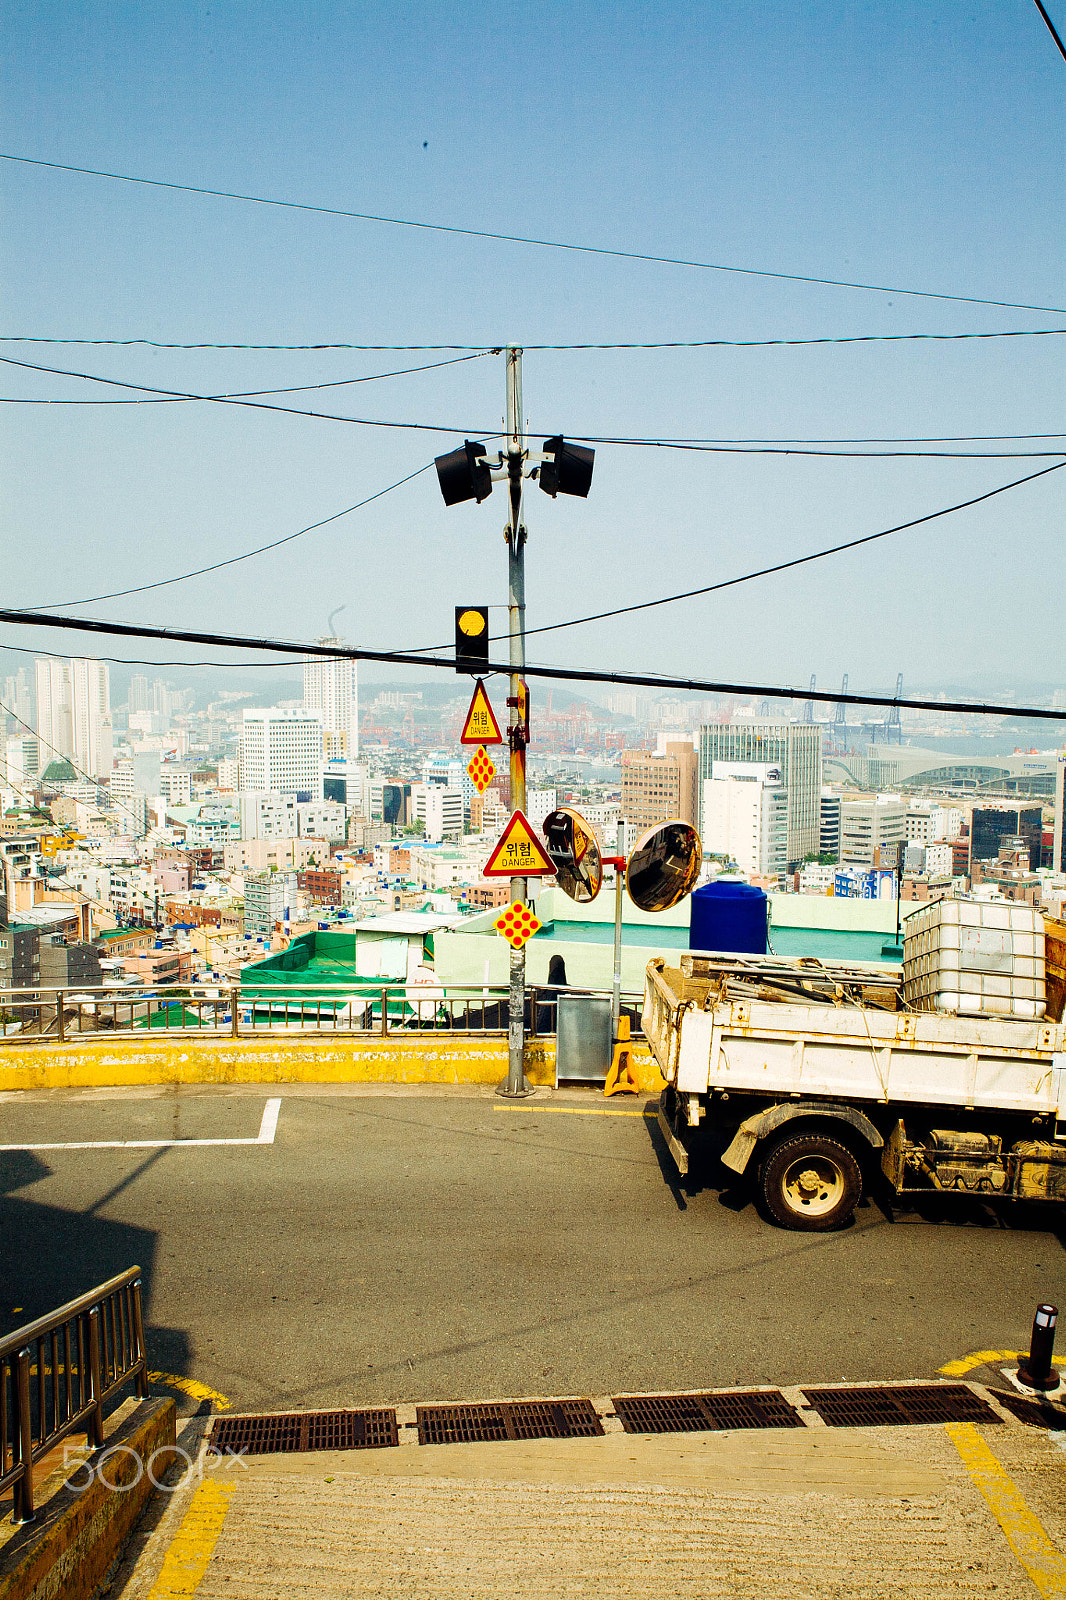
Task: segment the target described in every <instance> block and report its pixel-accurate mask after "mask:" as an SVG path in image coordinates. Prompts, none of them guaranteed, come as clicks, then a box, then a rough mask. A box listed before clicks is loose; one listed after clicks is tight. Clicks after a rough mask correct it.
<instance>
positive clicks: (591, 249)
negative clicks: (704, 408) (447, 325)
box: [0, 151, 1066, 316]
mask: <svg viewBox="0 0 1066 1600" xmlns="http://www.w3.org/2000/svg"><path fill="white" fill-rule="evenodd" d="M0 160H3V161H11V162H17V163H19V164H20V165H23V166H29V167H45V168H48V169H50V170H52V171H55V172H74V173H78V174H79V175H80V176H82V177H88V178H107V179H109V180H110V181H111V182H114V183H133V184H139V185H141V186H143V187H146V188H150V189H167V190H170V191H171V192H175V193H179V194H201V195H209V196H211V197H212V198H214V199H217V200H239V201H242V202H244V203H246V204H249V205H260V206H275V207H278V208H280V209H282V210H285V211H303V212H308V211H309V212H315V213H317V214H318V215H320V216H327V217H347V218H351V219H353V220H354V221H357V222H377V223H382V224H384V225H386V226H388V227H393V228H417V229H419V230H420V231H422V232H427V233H446V234H452V235H454V236H458V237H462V238H468V239H490V240H494V241H496V242H498V243H504V244H525V245H532V246H535V247H536V248H537V249H541V250H565V251H569V252H571V253H573V254H577V255H590V256H606V257H610V258H612V259H615V260H621V261H646V262H649V263H652V264H655V265H658V266H668V267H694V268H697V269H698V270H700V271H703V272H728V273H735V274H738V275H740V276H742V277H747V278H773V279H776V280H778V281H780V282H785V283H810V284H815V285H820V286H822V287H826V288H832V289H860V290H863V291H866V292H868V293H871V294H902V295H907V296H909V297H911V298H914V299H919V300H943V301H952V302H954V303H956V304H960V305H972V306H1000V307H1002V308H1004V309H1007V310H1011V311H1050V312H1052V313H1054V314H1055V315H1057V316H1066V308H1064V307H1062V306H1045V305H1032V304H1030V303H1029V302H1027V301H1020V300H992V299H989V298H987V297H986V296H982V295H971V294H940V293H938V292H936V291H934V290H931V289H901V288H899V287H897V286H896V285H893V284H884V283H857V282H855V281H853V280H851V279H848V278H823V277H817V276H815V275H814V274H812V273H805V272H773V271H770V270H768V269H766V268H763V267H737V266H732V265H728V264H726V263H724V262H720V261H694V260H692V259H690V258H688V257H685V256H665V255H653V254H651V253H650V252H648V251H643V250H618V249H612V248H609V247H607V246H604V245H592V244H574V243H570V242H568V241H565V240H561V239H540V238H536V237H534V236H533V235H529V234H520V233H496V232H493V231H491V230H490V229H487V228H460V227H456V226H454V225H450V224H447V223H443V222H420V221H416V220H415V219H413V218H411V217H387V216H380V215H378V214H377V213H376V212H370V211H348V210H345V209H343V208H341V207H339V206H321V205H311V204H309V203H307V202H304V201H299V200H281V199H277V198H275V197H273V196H270V195H261V194H245V193H242V192H240V191H238V190H235V189H211V188H208V187H207V186H206V185H203V184H195V183H172V182H168V181H167V180H165V179H163V178H143V177H137V176H135V175H134V174H132V173H129V172H109V171H107V170H105V169H103V168H100V167H82V166H75V165H73V163H71V162H67V161H44V160H42V159H41V158H40V157H36V156H23V155H15V154H14V153H13V152H11V151H0Z"/></svg>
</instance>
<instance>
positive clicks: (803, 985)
mask: <svg viewBox="0 0 1066 1600" xmlns="http://www.w3.org/2000/svg"><path fill="white" fill-rule="evenodd" d="M898 987H899V974H898V969H896V970H895V971H893V970H892V969H886V968H881V969H880V970H878V969H877V968H873V967H870V968H867V969H865V970H863V969H859V968H856V967H849V968H844V967H834V966H833V965H832V964H824V965H823V964H820V963H813V964H808V965H804V964H801V963H788V962H784V961H777V962H770V961H766V962H762V961H754V960H753V961H751V962H750V963H745V962H744V961H743V960H742V959H741V960H740V961H738V960H736V959H727V958H708V957H699V956H691V955H687V954H686V955H683V956H681V958H680V964H679V965H678V966H677V967H668V966H667V965H666V963H665V961H664V960H662V959H656V960H653V961H651V962H649V963H648V968H647V974H646V978H645V989H644V1009H643V1019H642V1020H643V1028H644V1033H645V1035H646V1037H647V1040H648V1043H649V1045H650V1046H651V1049H652V1051H653V1053H654V1055H655V1059H656V1061H657V1062H658V1064H659V1069H660V1071H661V1072H662V1075H663V1077H664V1078H665V1079H666V1083H667V1087H666V1089H665V1091H664V1092H663V1094H662V1097H661V1100H660V1106H659V1126H660V1129H661V1131H662V1134H663V1137H664V1138H665V1140H666V1143H667V1145H668V1146H669V1149H670V1153H671V1155H672V1157H673V1159H674V1161H675V1162H676V1164H677V1166H678V1169H679V1171H680V1172H681V1173H686V1172H687V1171H688V1161H689V1154H690V1149H691V1146H692V1143H693V1135H694V1130H696V1129H698V1128H700V1126H701V1124H703V1125H704V1127H708V1126H709V1127H712V1128H713V1129H715V1130H717V1131H718V1132H719V1135H720V1138H719V1144H721V1142H722V1138H723V1137H724V1138H728V1140H729V1142H728V1147H727V1148H726V1149H725V1151H724V1154H723V1155H722V1160H723V1161H724V1163H725V1165H726V1166H727V1167H728V1168H730V1169H731V1170H732V1171H733V1172H735V1173H738V1174H739V1173H745V1172H748V1171H749V1168H751V1169H753V1170H754V1172H755V1174H756V1184H757V1190H758V1197H759V1200H760V1204H761V1206H762V1208H763V1210H764V1212H765V1214H766V1215H767V1216H768V1217H769V1218H770V1219H772V1220H773V1221H775V1222H777V1223H778V1224H780V1225H781V1226H782V1227H785V1228H792V1229H797V1230H801V1231H810V1232H813V1231H819V1230H824V1229H828V1228H833V1227H838V1226H840V1225H841V1224H842V1223H844V1222H845V1221H847V1219H848V1218H849V1217H850V1216H851V1214H852V1212H853V1211H854V1209H855V1206H856V1205H857V1204H858V1201H859V1198H860V1196H861V1195H862V1192H863V1189H864V1186H868V1185H869V1184H870V1183H871V1182H873V1181H874V1180H875V1179H876V1177H877V1174H878V1171H880V1173H881V1174H882V1175H883V1177H884V1179H886V1180H887V1183H888V1185H889V1187H890V1189H891V1190H892V1191H894V1192H895V1193H896V1194H906V1193H909V1192H912V1191H916V1192H918V1191H920V1192H925V1193H927V1194H928V1193H930V1192H937V1191H939V1192H944V1193H955V1194H964V1195H980V1196H983V1197H994V1196H1003V1197H1008V1198H1013V1199H1024V1200H1042V1201H1051V1202H1055V1201H1057V1202H1058V1203H1059V1204H1060V1205H1062V1204H1066V1025H1064V1024H1063V1023H1061V1022H1054V1021H1050V1020H1048V1019H1047V1018H1043V1019H1039V1020H1033V1021H1029V1020H1017V1019H1014V1018H1005V1017H974V1016H957V1015H948V1014H945V1013H941V1012H930V1011H924V1012H923V1011H905V1010H901V1009H898V1007H899V997H898Z"/></svg>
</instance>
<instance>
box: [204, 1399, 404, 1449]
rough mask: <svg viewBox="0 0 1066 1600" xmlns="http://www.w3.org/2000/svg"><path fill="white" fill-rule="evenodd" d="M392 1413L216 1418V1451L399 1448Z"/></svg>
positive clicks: (297, 1413) (213, 1440)
mask: <svg viewBox="0 0 1066 1600" xmlns="http://www.w3.org/2000/svg"><path fill="white" fill-rule="evenodd" d="M399 1442H400V1441H399V1438H398V1436H397V1432H396V1413H395V1411H392V1410H388V1411H289V1412H282V1413H280V1414H278V1415H276V1416H266V1417H219V1418H218V1420H217V1421H216V1423H215V1425H214V1428H213V1429H212V1431H211V1443H212V1445H213V1446H214V1448H215V1449H216V1450H232V1451H234V1452H235V1453H240V1452H241V1451H242V1450H243V1451H244V1452H245V1453H246V1454H247V1455H250V1456H263V1455H274V1454H278V1453H280V1452H283V1451H303V1450H377V1449H381V1448H383V1447H384V1446H387V1445H392V1444H399Z"/></svg>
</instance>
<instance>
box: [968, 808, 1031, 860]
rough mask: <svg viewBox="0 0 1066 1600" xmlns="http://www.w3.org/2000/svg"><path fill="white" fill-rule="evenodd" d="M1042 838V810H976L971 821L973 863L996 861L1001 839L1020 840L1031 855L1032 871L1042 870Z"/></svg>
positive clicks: (971, 857) (971, 856)
mask: <svg viewBox="0 0 1066 1600" xmlns="http://www.w3.org/2000/svg"><path fill="white" fill-rule="evenodd" d="M1043 835H1044V823H1043V811H1042V809H1041V807H1040V806H1024V807H1015V806H1002V807H992V806H975V807H974V809H973V813H972V815H971V817H970V860H971V862H974V861H995V860H997V859H998V856H999V841H1000V840H1001V839H1006V838H1014V837H1020V838H1023V839H1024V840H1025V848H1026V849H1027V850H1028V851H1029V866H1030V870H1031V871H1035V870H1036V869H1037V868H1038V867H1039V866H1040V851H1041V844H1042V841H1043Z"/></svg>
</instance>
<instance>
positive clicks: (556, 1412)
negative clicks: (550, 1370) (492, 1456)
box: [417, 1400, 603, 1444]
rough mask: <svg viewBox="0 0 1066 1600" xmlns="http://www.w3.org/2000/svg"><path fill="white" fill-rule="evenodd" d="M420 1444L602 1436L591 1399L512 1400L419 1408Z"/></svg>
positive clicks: (601, 1429)
mask: <svg viewBox="0 0 1066 1600" xmlns="http://www.w3.org/2000/svg"><path fill="white" fill-rule="evenodd" d="M417 1410H418V1442H419V1444H475V1443H478V1442H479V1441H491V1440H493V1439H592V1438H596V1437H598V1436H599V1435H600V1434H602V1433H603V1428H602V1426H601V1424H600V1419H599V1417H598V1416H597V1415H596V1411H595V1409H594V1407H593V1405H592V1403H591V1402H590V1401H588V1400H510V1401H493V1402H489V1403H486V1404H482V1405H468V1406H419V1407H418V1408H417Z"/></svg>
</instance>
